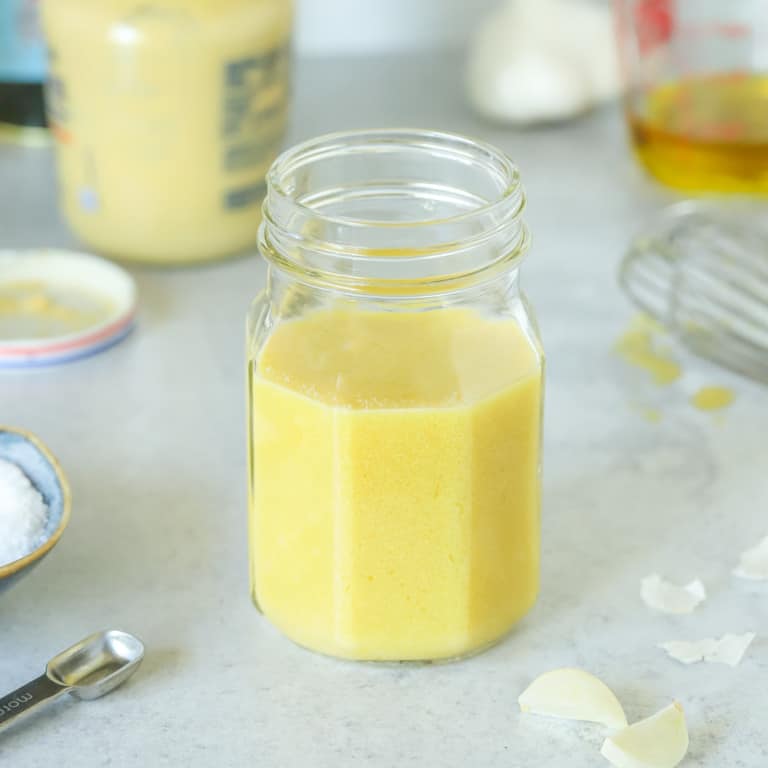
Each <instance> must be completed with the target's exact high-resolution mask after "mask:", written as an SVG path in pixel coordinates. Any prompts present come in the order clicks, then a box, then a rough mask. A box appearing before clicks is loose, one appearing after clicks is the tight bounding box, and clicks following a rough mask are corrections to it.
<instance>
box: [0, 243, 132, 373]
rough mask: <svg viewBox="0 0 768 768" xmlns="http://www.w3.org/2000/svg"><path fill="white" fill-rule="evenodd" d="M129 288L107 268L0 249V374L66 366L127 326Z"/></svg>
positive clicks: (92, 261) (68, 257) (67, 254)
mask: <svg viewBox="0 0 768 768" xmlns="http://www.w3.org/2000/svg"><path fill="white" fill-rule="evenodd" d="M135 312H136V285H135V283H134V281H133V278H132V277H131V276H130V275H129V274H128V273H127V272H126V271H125V270H124V269H122V268H121V267H118V266H117V265H116V264H113V263H112V262H109V261H106V260H105V259H101V258H99V257H98V256H92V255H90V254H86V253H74V252H71V251H62V250H54V249H34V250H6V251H3V250H0V368H26V367H31V366H39V365H53V364H56V363H63V362H68V361H71V360H75V359H78V358H82V357H86V356H89V355H92V354H95V353H96V352H100V351H102V350H104V349H106V348H107V347H110V346H112V345H113V344H115V343H116V342H118V341H119V340H120V339H122V338H124V337H125V336H126V335H127V334H128V333H129V331H130V330H131V329H132V327H133V323H134V317H135Z"/></svg>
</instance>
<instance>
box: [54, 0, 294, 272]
mask: <svg viewBox="0 0 768 768" xmlns="http://www.w3.org/2000/svg"><path fill="white" fill-rule="evenodd" d="M42 15H43V24H44V29H45V33H46V36H47V39H48V42H49V46H50V65H49V66H50V74H49V82H48V87H47V104H48V118H49V121H50V124H51V128H52V131H53V134H54V136H55V141H56V155H57V161H58V170H59V184H60V191H61V203H62V208H63V211H64V213H65V215H66V218H67V219H68V221H69V223H70V225H71V226H72V228H73V229H74V230H75V232H76V233H77V234H78V235H79V236H80V237H81V238H82V239H83V240H84V241H85V242H86V243H88V244H89V245H90V246H91V247H92V248H94V249H95V250H97V251H100V252H102V253H105V254H107V255H109V256H113V257H116V258H119V259H127V260H136V261H145V262H159V263H177V262H192V261H199V260H204V259H216V258H220V257H223V256H227V255H229V254H232V253H236V252H238V251H241V250H243V249H245V248H247V247H248V246H250V245H252V244H254V243H255V240H256V235H257V231H258V225H259V212H260V205H261V202H262V199H263V196H264V190H265V185H264V175H265V172H266V170H267V168H268V167H269V165H270V163H271V162H272V161H273V160H274V158H275V156H276V155H277V152H278V150H279V146H280V144H281V141H282V139H283V135H284V131H285V123H286V103H287V87H288V70H289V40H290V33H291V25H292V4H291V2H290V0H216V1H215V2H212V1H211V0H44V2H43V8H42Z"/></svg>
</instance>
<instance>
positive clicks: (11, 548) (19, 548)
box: [0, 459, 48, 566]
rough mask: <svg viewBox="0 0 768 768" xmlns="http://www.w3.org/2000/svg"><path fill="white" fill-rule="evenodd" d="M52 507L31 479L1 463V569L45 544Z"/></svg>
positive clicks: (16, 468) (7, 463)
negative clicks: (49, 510) (49, 512)
mask: <svg viewBox="0 0 768 768" xmlns="http://www.w3.org/2000/svg"><path fill="white" fill-rule="evenodd" d="M47 520H48V506H47V505H46V503H45V501H44V500H43V497H42V496H41V495H40V492H39V491H38V490H37V489H36V488H35V487H34V486H33V485H32V483H30V482H29V478H28V477H27V476H26V475H25V474H24V473H23V472H22V471H21V470H20V469H19V468H18V467H17V466H16V465H15V464H12V463H11V462H9V461H5V460H4V459H0V566H2V565H6V564H8V563H12V562H13V561H14V560H18V559H20V558H22V557H24V556H25V555H28V554H29V553H30V552H34V551H35V550H36V549H37V548H38V547H39V546H40V545H41V544H42V543H43V542H44V541H45V526H46V522H47Z"/></svg>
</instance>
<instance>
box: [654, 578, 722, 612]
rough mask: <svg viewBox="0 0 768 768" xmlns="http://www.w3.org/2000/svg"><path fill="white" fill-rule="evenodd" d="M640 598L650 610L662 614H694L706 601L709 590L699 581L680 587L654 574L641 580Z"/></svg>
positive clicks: (695, 580)
mask: <svg viewBox="0 0 768 768" xmlns="http://www.w3.org/2000/svg"><path fill="white" fill-rule="evenodd" d="M640 597H641V598H642V599H643V602H644V603H645V604H646V605H647V606H648V607H649V608H653V609H654V610H655V611H659V612H661V613H675V614H680V613H692V612H693V609H694V608H696V606H697V605H699V604H700V603H702V602H703V601H704V600H706V598H707V590H706V589H704V585H703V584H702V583H701V581H700V580H699V579H694V580H693V581H691V582H689V583H688V584H686V585H685V586H684V587H679V586H677V584H672V583H671V582H669V581H665V580H664V579H662V578H661V576H659V574H658V573H652V574H651V575H650V576H646V577H645V578H644V579H642V580H641V582H640Z"/></svg>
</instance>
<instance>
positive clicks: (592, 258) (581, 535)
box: [0, 57, 768, 768]
mask: <svg viewBox="0 0 768 768" xmlns="http://www.w3.org/2000/svg"><path fill="white" fill-rule="evenodd" d="M461 82H462V72H461V65H460V61H459V60H458V59H457V58H454V57H446V58H436V57H433V58H426V57H425V58H398V59H381V60H376V59H369V60H360V61H355V62H349V61H333V60H330V61H316V62H301V63H300V64H299V70H298V73H297V83H296V109H295V112H294V118H293V126H292V130H291V136H290V140H298V139H301V138H305V137H308V136H311V135H313V134H317V133H320V132H324V131H328V130H333V129H343V128H354V127H366V126H382V125H390V126H391V125H413V126H426V127H432V126H434V127H437V128H442V129H448V130H457V131H462V132H466V133H469V134H472V135H478V136H482V137H483V138H485V139H488V140H490V141H493V142H495V143H497V144H499V145H501V146H502V147H504V148H505V149H506V150H508V151H509V153H510V154H511V155H512V156H513V157H514V158H515V159H516V160H517V161H518V163H519V164H520V166H521V168H522V173H523V176H524V179H525V183H526V186H527V189H528V194H529V199H530V205H529V209H528V214H527V219H528V221H529V224H530V227H531V229H532V231H533V234H534V239H535V244H534V248H533V251H532V253H531V256H530V258H529V260H528V262H527V263H526V265H525V267H524V284H525V286H526V288H527V291H528V293H529V295H530V297H531V299H532V301H533V303H534V305H535V307H536V309H537V311H538V315H539V319H540V324H541V329H542V334H543V337H544V342H545V347H546V350H547V353H548V365H549V367H548V385H547V400H546V444H545V456H544V499H543V565H542V568H543V572H542V593H541V598H540V600H539V602H538V605H537V606H536V608H535V609H534V610H533V612H532V613H531V614H530V615H529V616H528V618H526V619H525V620H524V621H523V622H522V623H521V624H520V626H519V627H518V629H517V630H516V631H515V632H514V633H513V634H512V635H511V636H510V637H508V638H507V639H506V640H505V641H504V642H503V643H501V644H500V645H498V646H497V647H495V648H493V649H492V650H490V651H489V652H487V653H485V654H483V655H481V656H478V657H476V658H474V659H470V660H468V661H465V662H461V663H454V664H447V665H435V666H419V665H401V666H397V665H394V666H377V665H361V664H354V663H344V662H337V661H333V660H330V659H327V658H323V657H320V656H316V655H313V654H311V653H309V652H306V651H303V650H300V649H299V648H297V647H295V646H293V645H292V644H291V643H290V642H288V641H286V640H284V639H283V638H282V637H281V636H279V635H278V633H277V632H276V631H275V630H274V629H273V628H272V627H271V626H270V625H269V624H268V623H267V622H266V621H265V620H264V619H263V618H262V617H260V616H259V614H258V613H257V612H256V610H255V609H254V608H253V606H252V605H251V603H250V600H249V596H248V586H247V584H248V579H247V566H246V500H245V488H246V483H245V439H244V434H245V428H244V397H243V378H244V374H243V359H242V349H243V317H244V314H245V310H246V306H247V304H248V302H249V300H250V299H251V297H252V296H253V295H254V294H255V293H256V292H257V291H258V290H259V288H260V287H261V285H262V283H263V280H264V267H263V265H262V264H261V263H259V261H257V260H256V259H254V258H248V257H246V258H241V259H239V260H234V261H230V262H227V263H225V264H221V265H218V266H210V267H200V268H190V269H183V270H175V271H173V270H162V269H135V270H133V272H134V274H135V276H136V279H137V281H138V285H139V290H140V296H141V317H140V324H139V327H138V330H137V331H136V332H135V333H134V334H133V335H132V336H131V337H130V338H129V339H128V340H127V341H125V342H124V343H122V344H121V345H119V346H118V347H116V348H114V349H112V350H110V351H108V352H106V353H104V354H102V355H99V356H97V357H94V358H92V359H89V360H85V361H82V362H78V363H74V364H71V365H67V366H62V367H60V368H54V369H50V370H39V371H31V372H26V373H3V374H2V375H0V422H4V423H7V424H11V425H16V426H20V427H24V428H26V429H30V430H32V431H34V432H36V433H37V434H38V435H40V436H41V437H42V438H43V439H44V440H45V441H46V442H47V443H48V444H49V446H50V447H51V449H52V450H53V451H54V453H55V454H56V455H57V456H58V457H59V459H60V461H61V463H62V465H63V466H64V468H65V470H66V472H67V473H68V476H69V478H70V480H71V484H72V491H73V511H72V522H71V524H70V527H69V530H68V531H67V532H66V533H65V535H64V537H63V538H62V540H61V542H60V543H59V545H58V546H57V548H56V549H55V550H54V552H53V553H52V554H51V555H50V556H49V557H48V559H47V560H46V561H45V563H43V565H41V567H40V568H38V569H37V570H36V571H35V572H34V573H33V574H32V575H30V576H29V578H27V579H25V580H24V581H23V582H21V583H20V584H18V585H17V586H16V587H15V588H14V589H12V590H10V591H9V592H8V593H6V594H4V595H2V596H0V686H2V687H4V688H5V689H7V690H11V689H12V688H14V687H16V686H17V685H19V684H21V683H22V682H24V681H25V680H27V679H30V678H32V677H33V676H36V675H37V674H39V673H40V672H41V671H42V668H43V664H44V662H45V660H46V659H47V658H48V657H49V656H51V655H52V654H53V653H55V652H56V651H58V650H60V649H62V648H64V647H66V646H67V645H69V644H70V643H72V642H74V641H76V640H78V639H79V638H80V637H82V636H84V635H87V634H88V633H90V632H92V631H94V630H96V629H99V628H105V627H117V628H123V629H126V630H128V631H131V632H135V633H136V634H138V635H139V636H141V637H142V638H143V639H144V641H145V642H146V645H147V649H148V653H147V658H146V661H145V663H144V665H143V667H142V668H141V669H140V671H139V673H138V674H137V675H136V677H135V678H134V679H133V680H132V681H131V682H130V683H129V684H127V685H126V686H125V688H123V689H120V690H119V691H117V692H115V693H114V694H112V695H110V696H109V697H107V698H105V699H102V700H100V701H95V702H82V703H81V702H76V701H74V700H67V699H65V700H61V701H60V702H58V703H57V704H55V705H54V706H53V707H51V708H50V709H49V710H48V711H47V712H45V713H43V714H41V715H40V716H38V717H36V718H35V719H33V720H29V721H27V723H26V724H21V725H20V726H19V727H17V728H14V729H12V730H9V731H7V732H6V733H3V734H2V736H0V763H2V765H9V766H10V765H14V766H19V768H22V767H23V768H37V767H38V766H40V767H42V766H45V767H46V768H47V767H48V766H50V765H62V766H69V765H75V764H77V765H78V766H81V768H95V767H96V766H110V765H111V766H120V768H146V766H153V768H161V767H162V766H180V765H184V766H186V767H187V768H197V767H198V766H200V767H202V766H206V767H207V766H211V765H215V766H219V767H221V768H226V767H227V766H243V765H254V766H256V765H257V766H261V767H263V768H272V767H274V768H291V767H292V766H297V767H298V766H312V768H344V767H345V766H357V765H368V766H375V767H376V768H379V767H381V768H384V767H387V768H388V767H389V766H419V767H420V768H423V766H440V768H466V766H483V767H484V768H497V767H498V768H512V767H518V766H519V767H520V768H523V767H525V768H539V767H540V768H544V767H545V766H546V767H547V768H550V767H551V766H568V768H586V767H587V766H598V765H601V764H606V765H607V763H604V761H603V759H602V758H601V757H600V756H599V755H598V751H597V750H598V748H599V744H600V742H601V739H602V733H601V729H600V728H599V727H591V726H586V725H575V724H570V723H563V722H555V721H550V720H547V719H544V718H535V717H529V716H526V717H522V716H521V715H520V714H519V713H518V709H517V703H516V700H517V696H518V694H519V693H520V691H521V690H522V689H523V687H524V686H525V685H526V684H527V683H528V682H529V681H530V680H531V679H532V678H533V677H534V676H535V675H537V674H538V673H540V672H542V671H545V670H548V669H550V668H552V667H557V666H565V665H576V666H582V667H586V668H588V669H590V670H592V671H593V672H595V673H597V674H599V675H600V676H602V677H603V679H604V680H605V681H606V682H607V683H608V684H609V685H611V686H612V687H613V688H614V690H615V691H616V692H617V694H618V695H619V696H620V698H621V700H622V701H623V702H624V704H625V706H626V710H627V713H628V715H629V718H630V719H631V720H633V719H637V718H640V717H643V716H645V715H648V714H650V713H652V712H654V711H655V710H656V709H658V708H660V707H661V706H663V705H665V704H666V703H668V702H669V701H670V700H671V699H673V698H678V699H680V700H681V701H682V702H683V703H684V705H685V707H686V711H687V715H688V720H689V726H690V733H691V749H690V752H689V756H688V758H687V759H686V762H685V765H686V766H708V767H710V768H742V767H745V768H746V767H749V768H751V767H752V766H755V767H757V766H764V765H766V764H768V736H766V729H767V726H766V720H765V704H766V681H768V676H767V675H768V588H763V589H761V588H759V587H757V586H753V587H751V588H750V587H749V585H747V584H745V583H741V582H738V581H737V580H736V579H735V578H734V577H733V576H731V569H732V567H733V566H734V565H735V564H736V562H737V560H738V555H739V553H740V552H741V550H742V549H744V548H745V547H747V546H749V545H750V544H752V543H753V542H755V541H756V540H757V539H758V538H759V537H761V536H762V535H765V534H766V533H768V471H766V470H767V468H768V446H767V444H766V434H768V392H766V390H765V389H761V388H759V387H757V386H756V385H752V384H750V383H749V382H747V381H744V380H741V379H736V378H735V377H730V376H727V375H726V374H724V373H721V372H719V371H718V370H717V369H715V368H712V367H710V366H709V365H707V364H705V363H701V362H697V361H695V360H690V359H687V358H686V359H685V361H684V362H685V369H686V374H685V376H684V377H683V378H682V379H681V380H679V381H678V382H676V383H675V384H673V385H671V386H669V387H667V388H665V389H659V388H657V387H655V385H652V384H650V383H649V382H648V381H646V379H645V378H644V376H643V374H642V373H640V372H638V371H633V370H630V369H628V368H627V367H626V366H625V365H624V364H623V363H622V362H621V361H620V360H619V359H618V358H617V357H616V356H615V355H614V354H613V353H612V351H611V350H612V345H613V344H614V341H615V339H616V337H617V336H618V335H619V334H620V333H621V332H622V330H623V329H624V328H625V327H626V325H627V323H628V321H629V319H630V317H631V316H632V314H633V313H632V310H631V309H630V308H629V306H628V304H627V302H626V301H625V300H624V298H623V297H622V296H621V294H620V293H619V291H618V289H617V287H616V268H617V264H618V261H619V259H620V257H621V254H622V251H623V249H624V247H625V245H626V243H627V240H628V238H629V236H630V235H631V233H632V232H634V231H636V230H637V229H638V228H640V227H642V225H643V223H644V222H645V221H646V220H647V219H648V217H649V216H650V215H651V214H652V213H653V212H654V211H656V210H657V209H659V208H660V207H661V206H663V205H664V204H665V203H666V202H667V201H668V200H669V199H671V196H670V195H669V194H668V193H666V192H663V191H661V190H660V189H658V188H657V187H655V186H653V185H652V184H651V183H650V182H648V181H646V180H645V179H644V178H643V177H642V174H641V173H640V172H639V171H638V169H637V168H636V167H635V165H634V163H633V161H632V159H631V157H630V154H629V152H628V150H627V146H626V140H625V136H624V133H623V126H622V120H621V115H620V113H619V111H618V110H617V109H616V108H614V107H608V108H606V109H604V110H601V111H598V112H597V113H594V114H592V115H589V116H587V117H584V118H583V119H581V120H578V121H576V122H574V123H571V124H569V125H565V126H552V127H548V128H544V129H541V130H536V131H520V132H516V131H513V130H509V129H506V128H502V127H498V126H491V125H488V124H484V123H482V122H480V121H479V120H478V119H477V118H475V117H474V116H473V115H472V114H471V113H470V112H469V111H468V109H467V108H466V106H465V102H464V98H463V94H462V92H461V87H460V84H461ZM54 189H55V181H54V174H53V170H52V167H51V158H50V156H49V153H48V152H47V151H46V150H31V149H30V150H25V151H22V150H18V149H9V148H7V147H0V244H1V245H2V246H4V247H8V246H19V247H23V246H45V245H55V246H74V245H75V244H76V243H75V240H74V239H73V238H72V236H71V235H70V234H69V233H68V232H67V230H66V228H65V226H64V225H63V223H62V222H61V220H60V218H59V216H58V214H57V212H56V207H55V192H54ZM702 383H705V384H726V385H728V386H731V387H733V388H734V390H735V392H736V400H735V402H734V404H733V405H732V406H731V407H730V408H729V409H728V410H727V411H724V412H721V413H720V414H718V415H712V414H705V413H702V412H699V411H697V410H695V409H694V408H693V407H691V406H690V405H689V403H688V401H687V398H688V397H689V395H690V394H691V391H692V390H693V388H695V387H696V386H698V385H700V384H702ZM649 404H652V405H653V406H654V407H657V408H659V409H660V411H661V414H662V419H661V421H660V422H659V423H650V422H648V421H647V420H646V419H645V418H644V417H643V415H642V409H643V408H644V407H645V406H647V405H649ZM654 571H658V572H659V573H662V574H664V575H665V576H667V577H668V578H670V579H675V580H678V581H680V582H684V581H688V580H690V579H691V578H693V577H695V576H698V577H700V578H701V579H703V581H704V582H705V584H706V586H707V588H708V590H709V593H710V597H709V599H708V600H707V601H706V603H704V604H703V605H702V606H701V607H700V608H699V609H698V610H697V611H696V613H695V614H693V615H691V616H684V617H665V616H658V615H652V614H651V613H650V612H649V610H648V609H647V608H645V606H644V605H643V604H642V603H641V602H640V598H639V582H640V579H641V577H643V576H645V575H646V574H648V573H651V572H654ZM747 630H753V631H755V632H757V633H758V639H757V640H756V641H755V643H754V644H753V646H752V647H751V648H750V650H749V652H748V654H747V657H746V658H745V660H744V661H743V662H742V664H741V666H739V667H738V668H736V669H731V668H728V667H725V666H721V665H720V666H714V665H707V666H705V665H695V666H691V667H683V666H682V665H679V664H677V663H675V662H673V661H672V660H670V659H668V658H666V656H665V654H664V653H663V651H661V650H659V649H658V648H656V647H655V645H656V643H658V642H661V641H665V640H670V639H697V638H701V637H706V636H711V635H719V634H722V633H724V632H729V631H731V632H743V631H747Z"/></svg>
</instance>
